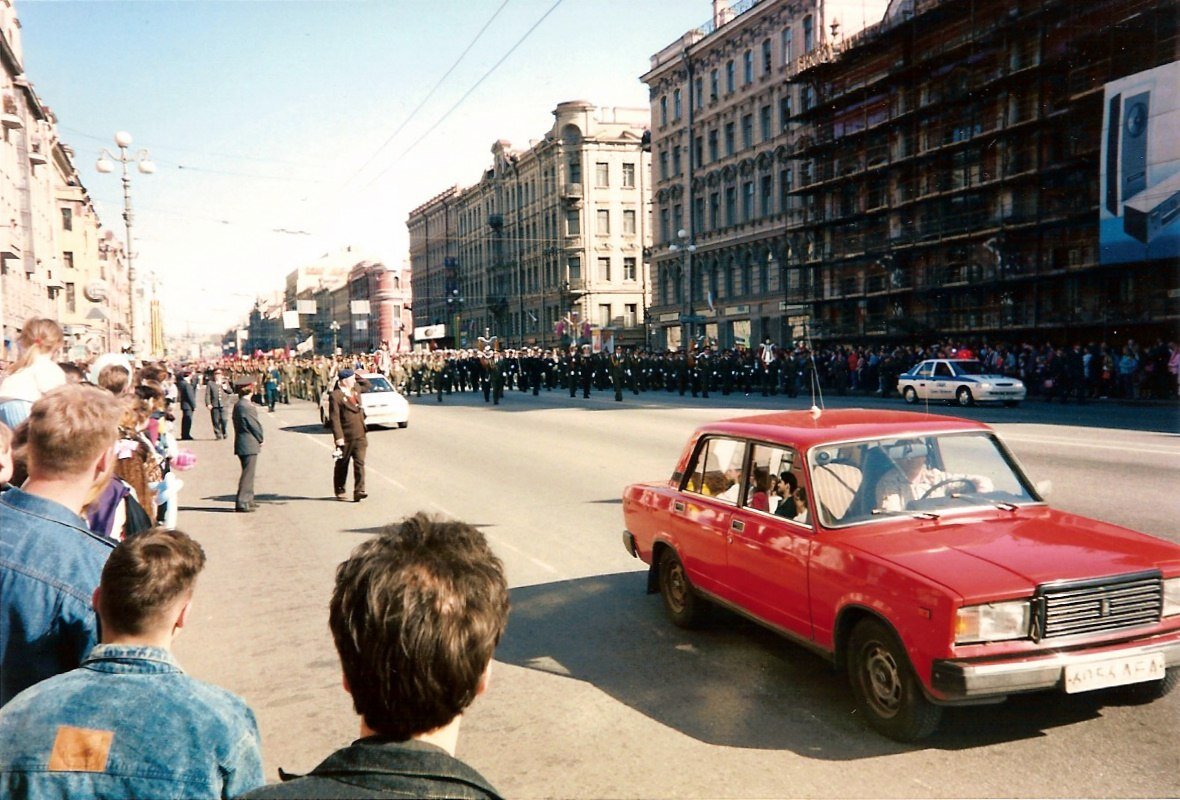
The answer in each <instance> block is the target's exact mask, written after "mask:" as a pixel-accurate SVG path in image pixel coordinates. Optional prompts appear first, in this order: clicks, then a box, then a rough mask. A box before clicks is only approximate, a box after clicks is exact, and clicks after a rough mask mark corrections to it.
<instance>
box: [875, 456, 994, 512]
mask: <svg viewBox="0 0 1180 800" xmlns="http://www.w3.org/2000/svg"><path fill="white" fill-rule="evenodd" d="M885 452H886V454H887V455H888V456H889V458H890V460H891V461H892V462H893V464H894V466H896V467H897V469H891V470H889V472H887V473H886V474H885V475H884V476H883V477H882V478H881V479H880V480H879V481H878V482H877V506H876V507H877V508H879V509H882V510H883V511H905V510H906V509H907V508H908V507H909V504H910V503H912V502H914V501H915V500H924V499H926V498H927V497H946V496H947V495H948V494H950V493H951V492H954V491H955V489H956V487H958V490H959V491H962V489H963V487H964V486H966V485H973V486H974V487H975V491H977V492H990V491H992V489H993V486H992V482H991V479H990V478H988V477H987V476H985V475H965V474H953V473H950V472H944V471H943V470H941V469H937V468H935V467H932V466H930V465H929V464H928V463H927V456H928V455H929V452H930V448H929V447H928V446H927V445H926V444H925V443H923V442H920V441H917V440H912V439H911V440H905V441H899V442H897V443H896V444H892V445H890V446H889V447H887V448H886V449H885Z"/></svg>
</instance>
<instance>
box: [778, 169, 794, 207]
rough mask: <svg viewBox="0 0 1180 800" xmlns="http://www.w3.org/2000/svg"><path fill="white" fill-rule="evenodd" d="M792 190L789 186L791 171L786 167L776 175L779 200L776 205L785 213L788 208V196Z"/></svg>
mask: <svg viewBox="0 0 1180 800" xmlns="http://www.w3.org/2000/svg"><path fill="white" fill-rule="evenodd" d="M792 188H793V187H792V186H791V169H790V167H788V168H787V169H784V170H782V171H781V172H779V174H778V198H779V200H778V205H779V209H781V210H782V211H786V210H787V208H788V207H789V206H788V201H789V199H790V194H791V189H792Z"/></svg>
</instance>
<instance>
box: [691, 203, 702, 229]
mask: <svg viewBox="0 0 1180 800" xmlns="http://www.w3.org/2000/svg"><path fill="white" fill-rule="evenodd" d="M692 227H693V230H696V231H703V230H705V198H704V197H694V198H693V200H692Z"/></svg>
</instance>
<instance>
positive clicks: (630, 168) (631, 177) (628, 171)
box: [623, 162, 635, 189]
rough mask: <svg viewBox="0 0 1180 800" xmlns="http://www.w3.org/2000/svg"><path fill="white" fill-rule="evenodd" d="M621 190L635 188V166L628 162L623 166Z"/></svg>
mask: <svg viewBox="0 0 1180 800" xmlns="http://www.w3.org/2000/svg"><path fill="white" fill-rule="evenodd" d="M623 188H625V189H634V188H635V165H634V164H632V163H629V162H628V163H625V164H623Z"/></svg>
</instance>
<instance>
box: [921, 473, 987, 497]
mask: <svg viewBox="0 0 1180 800" xmlns="http://www.w3.org/2000/svg"><path fill="white" fill-rule="evenodd" d="M956 483H959V484H962V485H964V486H966V487H968V489H969V490H970V491H975V481H973V480H971V479H970V478H943V479H942V480H940V481H939V482H938V483H936V484H934V485H933V486H931V487H930V488H929V489H927V490H926V491H925V492H923V493H922V496H921V497H919V498H918V502H921V501H923V500H925V499H926V498H927V497H929V496H930V495H932V494H934V490H935V489H941V488H942V487H943V486H950V485H952V484H956Z"/></svg>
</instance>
